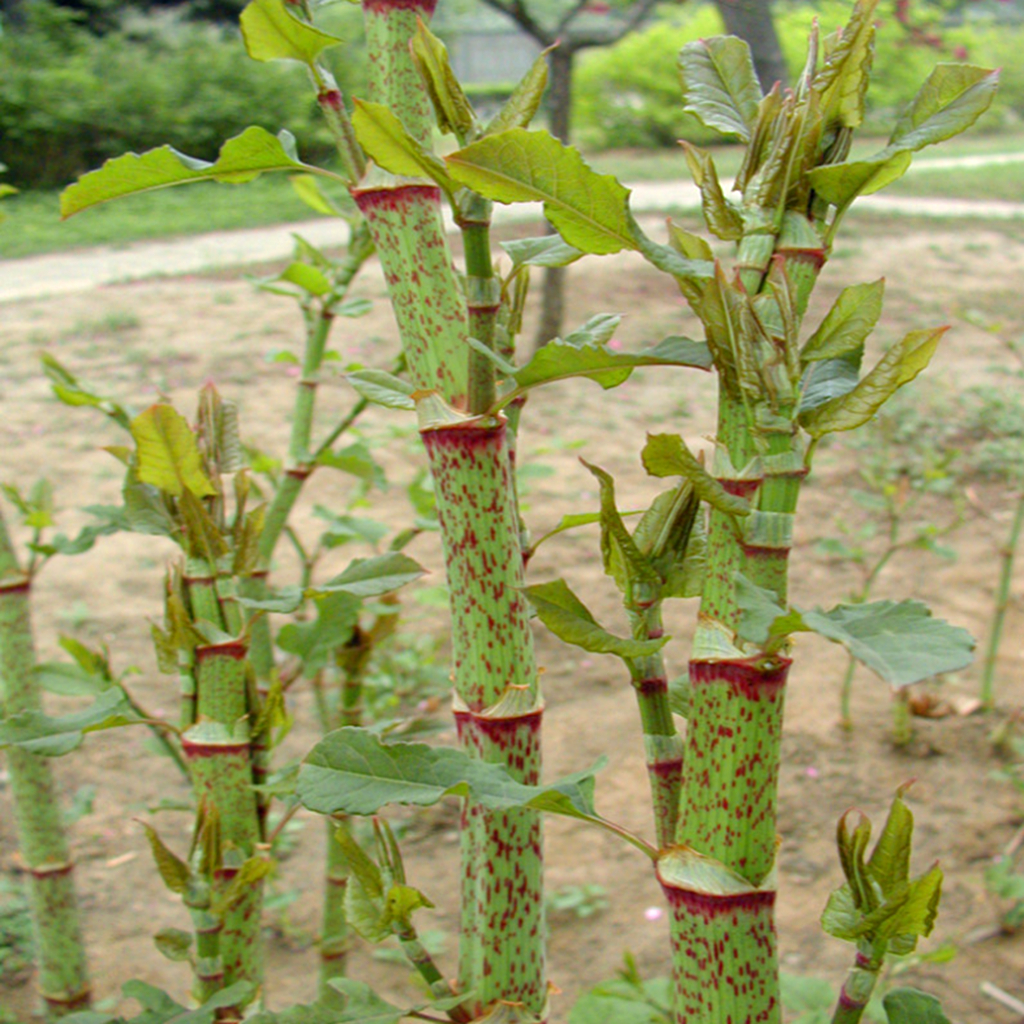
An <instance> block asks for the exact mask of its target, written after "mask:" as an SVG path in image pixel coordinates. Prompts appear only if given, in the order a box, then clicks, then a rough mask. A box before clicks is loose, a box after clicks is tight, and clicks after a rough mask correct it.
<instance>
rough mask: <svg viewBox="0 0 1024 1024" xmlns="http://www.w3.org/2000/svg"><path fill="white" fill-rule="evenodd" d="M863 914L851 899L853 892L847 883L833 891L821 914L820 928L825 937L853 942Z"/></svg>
mask: <svg viewBox="0 0 1024 1024" xmlns="http://www.w3.org/2000/svg"><path fill="white" fill-rule="evenodd" d="M863 916H864V913H863V911H862V910H860V908H859V907H858V906H857V903H856V900H854V898H853V890H852V889H851V888H850V884H849V882H846V883H844V884H843V885H841V886H840V887H839V888H838V889H835V890H833V891H832V892H831V893H830V894H829V897H828V901H827V902H826V904H825V909H824V910H823V911H822V914H821V928H822V931H824V932H825V934H826V935H831V936H832V937H833V938H834V939H842V940H843V941H844V942H855V941H856V939H857V926H858V925H859V924H860V922H861V919H862V918H863Z"/></svg>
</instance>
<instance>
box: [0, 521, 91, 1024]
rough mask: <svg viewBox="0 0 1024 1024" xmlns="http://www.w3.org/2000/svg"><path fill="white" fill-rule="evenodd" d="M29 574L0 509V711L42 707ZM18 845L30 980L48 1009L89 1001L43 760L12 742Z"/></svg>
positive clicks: (67, 858) (65, 851) (61, 1010)
mask: <svg viewBox="0 0 1024 1024" xmlns="http://www.w3.org/2000/svg"><path fill="white" fill-rule="evenodd" d="M29 596H30V580H29V578H28V577H27V576H24V575H22V574H21V571H20V568H19V566H18V562H17V559H16V557H15V554H14V549H13V547H12V544H11V540H10V537H9V536H8V534H7V529H6V526H5V524H4V522H3V518H2V517H0V714H2V715H14V714H18V713H19V712H25V711H37V710H40V709H41V707H42V703H41V700H40V695H39V691H38V689H37V687H36V684H35V675H34V670H35V651H34V648H33V640H32V622H31V617H30V611H29ZM6 757H7V768H8V771H9V773H10V779H11V791H12V796H13V802H14V819H15V831H16V834H17V837H18V849H19V852H20V855H21V860H22V862H23V863H24V865H25V868H26V873H27V883H28V893H29V905H30V907H31V913H32V928H33V933H34V936H35V942H36V951H37V952H36V959H37V965H38V972H39V973H38V982H37V983H38V987H39V992H40V995H41V997H42V1000H43V1003H44V1005H45V1009H46V1013H47V1015H48V1016H51V1017H60V1016H63V1015H64V1014H67V1013H71V1012H73V1011H75V1010H82V1009H87V1008H88V1006H89V1004H90V995H91V994H90V988H89V974H88V969H87V966H86V962H85V947H84V945H83V943H82V934H81V928H80V926H79V919H78V905H77V901H76V897H75V885H74V875H73V869H74V863H73V861H72V859H71V853H70V850H69V848H68V843H67V838H66V837H65V834H64V826H63V820H62V815H61V809H60V804H59V803H58V801H57V795H56V789H55V786H54V781H53V773H52V771H51V769H50V763H49V762H48V761H47V759H46V758H44V757H40V756H38V755H36V754H31V753H29V752H27V751H24V750H20V749H18V748H17V747H12V748H11V749H9V750H8V751H7V752H6Z"/></svg>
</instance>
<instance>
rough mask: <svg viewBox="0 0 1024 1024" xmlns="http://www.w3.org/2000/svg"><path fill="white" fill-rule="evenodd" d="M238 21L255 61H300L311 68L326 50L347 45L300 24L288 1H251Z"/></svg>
mask: <svg viewBox="0 0 1024 1024" xmlns="http://www.w3.org/2000/svg"><path fill="white" fill-rule="evenodd" d="M239 21H240V23H241V27H242V39H243V41H244V42H245V50H246V53H248V54H249V56H250V57H252V59H253V60H261V61H262V60H297V61H301V62H302V63H303V64H308V65H310V66H312V65H313V64H314V63H315V62H316V59H317V57H318V56H319V55H320V54H321V53H322V52H323V51H324V50H326V49H327V48H328V47H331V46H337V45H338V43H341V42H343V41H344V40H342V39H339V38H338V37H337V36H332V35H330V34H329V33H327V32H322V31H321V30H320V29H318V28H314V27H313V26H312V25H310V24H308V23H307V22H304V21H300V20H299V19H298V18H296V17H295V15H294V14H293V13H292V12H291V11H290V10H289V9H288V4H287V3H285V0H251V3H249V4H247V5H246V7H245V10H243V11H242V14H241V17H240V18H239Z"/></svg>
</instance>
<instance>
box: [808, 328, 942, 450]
mask: <svg viewBox="0 0 1024 1024" xmlns="http://www.w3.org/2000/svg"><path fill="white" fill-rule="evenodd" d="M947 330H949V328H948V327H936V328H932V329H930V330H921V331H911V332H910V333H909V334H907V335H905V336H904V337H903V338H902V339H901V340H900V341H898V342H897V343H896V344H895V345H893V346H892V348H890V349H889V351H888V352H886V354H885V355H884V356H882V358H881V359H880V360H879V362H878V364H877V365H876V366H875V367H874V369H872V370H871V371H870V372H869V373H868V374H867V375H866V376H865V377H864V378H863V380H861V381H860V382H859V383H858V384H857V386H856V387H855V388H853V390H852V391H849V392H848V393H847V394H845V395H841V396H840V397H839V398H833V399H832V400H831V401H829V402H826V403H824V404H823V405H821V406H819V407H818V408H816V409H814V410H812V411H811V412H809V413H807V414H805V415H803V416H801V423H802V424H803V427H804V429H805V430H806V431H807V433H809V434H810V435H811V437H823V436H824V435H825V434H831V433H833V432H835V431H839V430H853V429H854V428H855V427H859V426H860V425H861V424H863V423H866V422H867V421H868V420H869V419H871V417H872V416H874V414H875V413H876V412H877V411H878V410H879V409H880V408H881V407H882V406H883V405H884V404H885V402H887V401H888V400H889V399H890V398H891V397H892V396H893V395H894V394H895V393H896V392H897V391H898V390H899V389H900V388H901V387H903V385H904V384H908V383H909V382H910V381H912V380H913V379H914V378H915V377H916V376H917V375H918V374H919V373H920V372H921V371H922V370H923V369H924V368H925V367H926V366H927V365H928V363H929V361H930V360H931V358H932V355H933V354H934V353H935V349H936V348H937V347H938V344H939V341H940V340H941V339H942V336H943V335H944V334H945V333H946V331H947Z"/></svg>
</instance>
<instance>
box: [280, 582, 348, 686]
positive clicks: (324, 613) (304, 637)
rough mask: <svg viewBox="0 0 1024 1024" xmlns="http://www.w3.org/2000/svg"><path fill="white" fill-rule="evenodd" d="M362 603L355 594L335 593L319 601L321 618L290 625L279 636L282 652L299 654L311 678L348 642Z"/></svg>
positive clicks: (318, 612)
mask: <svg viewBox="0 0 1024 1024" xmlns="http://www.w3.org/2000/svg"><path fill="white" fill-rule="evenodd" d="M360 605H361V601H360V599H359V598H357V597H353V596H352V595H351V594H345V593H340V592H339V593H333V594H327V595H326V596H325V597H319V598H317V599H316V609H317V616H316V619H315V620H314V621H313V622H289V623H286V624H285V625H284V626H282V627H281V629H280V631H279V632H278V634H277V645H278V647H280V648H281V650H282V651H286V652H287V653H289V654H295V655H298V657H299V658H301V659H302V665H303V670H304V671H305V673H306V675H307V676H309V677H311V676H312V675H313V674H314V673H315V672H316V670H317V668H319V667H320V666H322V665H323V664H325V663H326V661H327V660H328V659H329V658H330V657H331V656H332V654H333V652H334V650H335V649H336V648H337V647H339V646H340V645H342V644H344V643H346V642H347V641H348V639H349V637H350V636H351V635H352V630H353V628H354V627H355V625H356V623H357V622H358V621H359V608H360Z"/></svg>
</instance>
